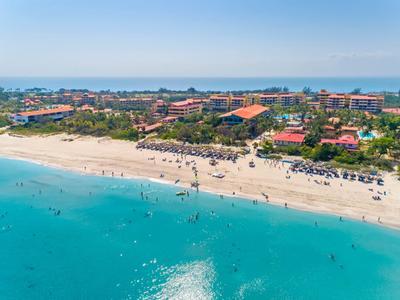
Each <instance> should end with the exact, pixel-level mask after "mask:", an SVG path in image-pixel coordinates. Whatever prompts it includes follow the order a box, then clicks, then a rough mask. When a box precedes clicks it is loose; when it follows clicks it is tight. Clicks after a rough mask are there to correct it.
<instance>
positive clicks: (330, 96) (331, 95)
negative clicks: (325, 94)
mask: <svg viewBox="0 0 400 300" xmlns="http://www.w3.org/2000/svg"><path fill="white" fill-rule="evenodd" d="M329 98H338V99H344V95H338V94H330V95H329Z"/></svg>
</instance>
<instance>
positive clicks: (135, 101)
mask: <svg viewBox="0 0 400 300" xmlns="http://www.w3.org/2000/svg"><path fill="white" fill-rule="evenodd" d="M103 101H104V105H105V106H106V107H109V108H113V109H121V110H151V108H152V107H153V105H154V104H155V103H156V101H157V100H156V99H153V98H151V97H146V98H123V99H119V98H117V99H115V98H104V99H103Z"/></svg>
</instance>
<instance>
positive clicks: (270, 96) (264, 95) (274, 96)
mask: <svg viewBox="0 0 400 300" xmlns="http://www.w3.org/2000/svg"><path fill="white" fill-rule="evenodd" d="M260 98H278V94H261V95H260Z"/></svg>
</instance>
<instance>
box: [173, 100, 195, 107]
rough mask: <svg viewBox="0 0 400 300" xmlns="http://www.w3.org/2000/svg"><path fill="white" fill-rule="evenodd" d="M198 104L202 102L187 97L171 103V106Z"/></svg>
mask: <svg viewBox="0 0 400 300" xmlns="http://www.w3.org/2000/svg"><path fill="white" fill-rule="evenodd" d="M197 104H200V103H199V102H198V101H195V100H193V99H187V100H184V101H178V102H172V103H171V104H170V105H171V106H186V105H197Z"/></svg>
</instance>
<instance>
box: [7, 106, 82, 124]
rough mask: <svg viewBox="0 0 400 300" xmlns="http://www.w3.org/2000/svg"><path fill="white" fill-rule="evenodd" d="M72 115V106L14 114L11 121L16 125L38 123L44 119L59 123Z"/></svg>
mask: <svg viewBox="0 0 400 300" xmlns="http://www.w3.org/2000/svg"><path fill="white" fill-rule="evenodd" d="M73 113H74V108H73V107H72V106H69V105H64V106H60V107H56V108H51V109H41V110H32V111H24V112H20V113H17V114H15V116H14V118H13V119H14V121H15V122H18V123H30V122H38V121H41V120H44V119H51V120H54V121H59V120H62V119H64V118H66V117H69V116H71V115H73Z"/></svg>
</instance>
